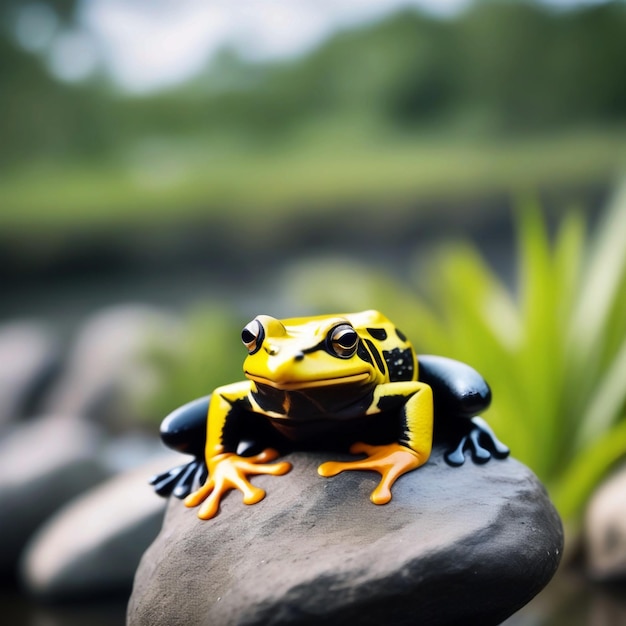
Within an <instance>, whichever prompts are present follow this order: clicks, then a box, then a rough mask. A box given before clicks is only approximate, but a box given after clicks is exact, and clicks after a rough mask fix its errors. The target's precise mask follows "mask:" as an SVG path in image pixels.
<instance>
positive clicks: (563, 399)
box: [0, 0, 626, 624]
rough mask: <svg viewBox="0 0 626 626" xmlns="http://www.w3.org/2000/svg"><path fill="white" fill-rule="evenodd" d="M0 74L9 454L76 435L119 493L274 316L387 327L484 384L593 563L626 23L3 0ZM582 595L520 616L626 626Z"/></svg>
mask: <svg viewBox="0 0 626 626" xmlns="http://www.w3.org/2000/svg"><path fill="white" fill-rule="evenodd" d="M0 51H1V55H0V284H1V285H2V290H1V294H2V295H1V297H0V445H4V446H5V449H8V446H9V444H10V445H11V446H14V444H13V437H14V435H15V432H16V431H18V434H19V430H20V429H21V428H24V427H25V425H26V426H28V427H29V428H30V427H33V424H34V423H36V422H38V421H39V422H41V421H42V420H44V418H46V417H47V416H50V415H53V414H54V415H58V414H63V415H71V416H72V417H74V418H76V419H77V420H80V422H81V423H83V422H86V423H88V424H89V427H90V428H91V427H93V428H95V429H96V430H97V440H98V443H97V445H96V446H95V448H94V450H96V451H97V452H94V455H96V456H98V459H99V463H100V464H101V465H103V466H105V467H106V472H105V473H107V472H108V473H109V474H111V473H112V474H115V473H117V472H120V471H123V470H125V469H126V468H128V467H131V466H134V465H137V464H138V463H139V462H140V461H143V460H144V459H145V458H146V457H148V456H150V455H151V454H152V452H153V440H155V439H156V436H157V432H158V423H159V422H160V420H161V419H162V417H163V416H164V415H166V414H167V413H168V412H169V411H170V410H172V409H174V408H176V407H177V406H179V405H180V404H182V403H184V402H186V401H188V400H191V399H193V398H195V397H198V396H200V395H205V394H206V393H208V392H210V391H211V390H212V389H213V388H214V387H215V386H216V385H218V384H222V383H226V382H231V381H233V380H237V379H239V378H240V377H241V362H242V357H243V355H242V349H241V347H240V345H239V332H240V328H241V327H242V326H243V325H244V324H245V323H246V322H247V321H248V320H249V319H251V318H252V317H254V316H255V315H257V314H258V313H261V312H263V313H268V314H272V315H275V316H277V317H288V316H292V315H296V314H307V315H308V314H312V313H324V312H331V311H333V310H358V309H362V308H379V309H381V310H382V311H383V312H384V313H385V314H386V315H388V316H389V317H390V318H391V319H393V320H394V321H396V322H397V323H398V324H399V325H400V326H401V327H402V328H403V330H404V331H405V332H406V334H408V335H409V336H410V337H411V339H412V340H413V342H414V344H415V346H416V348H417V350H418V351H422V352H433V353H438V354H446V355H448V356H452V357H455V358H459V359H461V360H465V361H467V362H469V363H471V364H473V365H474V366H475V367H477V369H479V370H480V371H481V372H482V373H484V374H485V376H486V378H487V379H488V380H489V382H490V383H491V385H492V387H493V389H494V398H495V400H494V406H493V408H492V409H490V411H489V413H488V414H487V416H486V417H487V418H488V419H489V421H490V423H492V425H494V427H495V429H496V431H497V432H498V434H499V436H500V438H501V439H503V440H504V441H506V442H507V443H508V444H509V445H510V446H511V448H512V450H513V454H514V455H515V456H516V457H517V458H519V459H520V460H522V461H523V462H525V463H527V464H528V465H530V467H531V468H532V469H533V470H534V471H535V472H536V473H537V474H538V475H539V477H540V478H541V479H542V480H543V481H544V482H545V483H546V484H547V486H548V489H549V490H550V493H551V495H552V497H553V499H554V500H555V503H556V504H557V507H558V508H559V511H560V512H561V514H562V516H563V518H564V520H565V522H566V527H567V529H568V535H567V536H568V543H570V544H571V545H572V546H574V547H573V548H572V549H571V554H572V555H573V556H572V558H571V561H572V562H579V561H580V559H582V557H581V554H582V553H583V552H584V550H583V549H582V548H580V546H581V545H582V544H583V543H584V532H585V531H584V528H585V523H584V519H585V514H586V513H585V511H586V510H587V508H586V507H587V506H588V502H589V499H590V497H591V494H593V493H594V491H595V490H596V489H597V488H598V485H601V483H602V480H603V479H604V478H605V477H606V476H607V474H608V473H609V472H610V471H612V470H613V469H614V468H615V467H616V464H617V463H618V461H619V460H620V459H621V458H622V456H623V453H624V451H626V425H625V424H626V420H624V415H625V410H624V409H625V400H626V391H625V389H624V388H625V387H626V385H624V381H625V380H626V322H625V321H624V320H625V319H626V251H625V249H626V246H625V245H624V237H625V236H626V193H625V192H624V190H623V188H622V185H621V179H622V176H623V174H624V171H625V168H626V81H625V80H624V77H625V76H626V3H625V2H623V1H615V0H614V1H610V2H605V1H601V0H595V1H593V0H587V1H584V0H542V1H539V0H536V1H531V0H526V1H525V0H519V1H515V0H509V1H506V0H500V1H496V0H482V1H481V0H475V1H471V0H366V1H365V0H360V1H357V0H334V1H326V0H289V1H287V0H272V1H270V0H261V1H252V0H240V1H238V2H227V1H221V0H215V1H211V2H207V1H205V0H179V1H177V2H171V1H168V0H151V1H147V0H45V1H43V0H42V1H36V2H30V1H27V2H24V1H22V0H20V1H18V0H4V1H3V3H2V6H1V8H0ZM512 380H514V381H516V383H515V384H514V385H512V384H511V381H512ZM40 416H42V417H40ZM122 437H123V439H122ZM3 438H4V441H3ZM112 442H114V443H112ZM122 442H123V443H122ZM29 445H30V446H31V449H32V448H33V446H34V444H29ZM80 445H83V444H80ZM155 445H156V444H155ZM623 480H624V479H623ZM97 482H98V481H97V480H96V479H95V478H94V484H95V483H97ZM624 485H626V482H623V483H622V487H623V488H624V491H622V492H621V493H622V495H626V487H625V486H624ZM84 488H85V489H86V486H85V487H84ZM2 489H3V488H2V487H1V486H0V501H1V500H2V493H3V491H2ZM7 489H8V487H7ZM77 491H80V490H79V489H78V488H77ZM73 495H78V494H77V493H75V494H73ZM68 498H69V495H68ZM623 500H624V501H626V498H623ZM11 502H12V501H11ZM15 506H18V505H15ZM51 507H52V505H51ZM52 509H53V507H52V508H51V509H50V510H48V511H46V512H45V514H44V513H41V514H40V518H39V519H33V520H31V521H30V522H29V524H30V525H31V526H32V528H31V530H32V531H33V532H34V530H35V528H38V527H39V525H40V524H41V523H43V521H44V520H45V519H47V518H48V517H49V516H50V515H52V513H53V510H52ZM7 510H8V509H7V508H6V505H5V506H4V511H3V512H2V515H3V516H4V517H5V520H3V523H8V522H7V520H8V518H9V517H10V514H8V513H7ZM606 523H607V524H608V522H606ZM611 523H612V522H611ZM609 525H610V524H609ZM31 526H29V528H30V527H31ZM620 528H622V529H623V524H622V526H621V527H620ZM598 532H600V535H602V533H601V531H598ZM623 532H624V533H625V534H624V535H623V539H624V541H623V542H622V548H623V550H624V551H625V552H626V530H623ZM29 533H30V531H29ZM29 536H30V535H29ZM21 541H22V543H23V544H24V545H26V544H27V538H26V537H24V538H23V539H22V540H21ZM17 544H19V542H17V543H15V544H14V545H17ZM1 549H4V550H5V552H6V550H7V548H0V551H1ZM20 553H21V552H20ZM19 558H20V557H19V555H17V554H14V555H12V556H11V558H8V557H7V559H5V560H6V562H7V565H6V567H5V570H4V571H5V575H6V577H8V580H10V581H14V579H15V571H16V567H17V566H16V563H17V562H18V560H19ZM21 558H23V557H21ZM577 559H578V561H577ZM594 563H596V565H597V562H595V561H594ZM599 567H600V569H602V566H599ZM582 569H584V566H583V567H582ZM625 572H626V554H624V556H623V561H620V562H619V563H618V565H617V569H615V568H614V569H613V570H611V571H608V572H606V571H604V570H602V571H601V572H600V573H599V574H598V571H596V572H595V574H596V575H595V578H606V579H611V580H612V579H614V578H620V577H623V575H624V573H625ZM26 579H27V582H26V583H21V584H22V585H24V584H25V585H26V587H28V586H29V585H30V587H31V588H32V587H33V584H32V581H31V583H29V582H28V576H26ZM11 584H13V583H11ZM568 585H569V586H568ZM581 585H582V583H581V581H580V580H579V579H578V578H576V582H575V583H574V584H571V581H569V580H568V582H567V584H564V583H563V582H562V581H561V582H559V583H558V585H557V586H558V589H557V591H556V592H552V595H551V596H549V600H543V599H542V600H541V603H540V604H539V605H537V606H538V607H539V608H537V609H535V608H534V605H533V608H532V609H531V610H529V611H528V612H527V613H526V614H525V617H524V616H522V617H519V618H518V621H517V622H516V623H524V624H526V623H532V624H556V623H568V624H573V623H580V624H583V623H607V624H608V623H618V622H617V621H616V622H611V621H605V622H600V621H598V620H601V619H603V617H602V616H603V615H605V614H604V613H602V611H603V610H606V611H609V613H610V615H618V617H619V619H621V618H624V615H625V611H626V609H624V605H623V604H620V603H619V602H617V601H616V602H617V603H616V604H611V602H613V600H611V601H610V602H609V608H608V609H602V608H600V609H598V602H597V601H596V600H597V596H594V595H593V594H592V592H591V591H589V589H588V587H587V586H585V585H582V587H581ZM121 586H122V587H123V585H121ZM8 588H9V589H13V587H11V586H10V585H9V587H8ZM581 588H584V589H585V590H586V591H585V593H582V592H581ZM31 591H32V589H31ZM92 591H98V590H97V589H95V590H92ZM7 593H8V596H7V598H12V599H11V602H14V601H15V602H17V604H16V609H15V611H16V613H15V615H16V617H15V619H16V620H19V619H22V621H23V622H24V623H31V622H30V621H28V620H29V619H31V620H35V619H36V618H35V617H33V615H34V614H32V613H31V611H32V610H33V609H32V608H30V607H31V605H30V604H29V603H22V601H21V600H19V601H18V600H14V599H15V598H16V597H18V596H17V591H14V590H13V591H9V592H7ZM572 593H575V594H576V601H577V602H585V604H584V605H583V606H582V608H581V607H580V606H579V605H578V604H576V605H575V606H576V610H575V611H574V612H572V611H571V607H572V606H573V605H572V597H573V596H572V595H571V594H572ZM568 594H570V595H568ZM44 595H45V594H44ZM52 595H53V594H52ZM564 598H565V600H564ZM594 598H595V599H594ZM7 602H9V600H7ZM603 603H605V594H604V591H602V601H601V602H600V605H601V607H604V606H605V604H603ZM566 605H567V606H569V607H570V609H568V610H567V611H569V612H567V611H566V610H565V609H564V608H563V606H566ZM37 610H40V609H37ZM609 613H607V614H609ZM597 615H600V617H597ZM28 616H30V617H28ZM116 618H119V615H117V616H116ZM46 619H52V620H58V622H54V621H53V622H52V623H59V624H67V623H69V622H68V621H67V620H68V618H67V616H62V617H58V616H57V614H54V615H53V617H50V615H48V617H47V618H46ZM77 619H78V622H77V623H80V619H82V617H81V618H77ZM114 619H115V618H112V620H114ZM513 619H515V618H513ZM572 619H579V620H583V621H578V622H575V621H571V620H572ZM64 620H65V621H64ZM593 620H596V621H595V622H594V621H593ZM15 623H20V622H19V621H15ZM33 623H34V621H33ZM92 623H95V622H92ZM108 623H115V622H114V621H110V622H108Z"/></svg>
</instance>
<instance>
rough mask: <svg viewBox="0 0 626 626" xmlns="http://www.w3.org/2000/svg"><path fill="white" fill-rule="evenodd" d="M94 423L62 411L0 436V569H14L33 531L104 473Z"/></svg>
mask: <svg viewBox="0 0 626 626" xmlns="http://www.w3.org/2000/svg"><path fill="white" fill-rule="evenodd" d="M99 442H100V437H99V435H98V433H97V431H96V430H95V429H94V428H93V426H91V425H89V424H85V423H84V422H82V421H81V420H79V419H77V418H73V417H65V416H48V417H42V418H38V419H34V420H32V421H28V422H24V423H21V424H19V425H16V426H15V427H14V428H13V429H12V431H11V432H10V433H8V434H7V435H5V436H4V437H3V438H2V439H0V528H1V529H2V532H0V573H9V572H11V571H13V569H14V567H15V565H16V562H17V559H18V557H19V554H20V552H21V550H22V548H23V547H24V545H25V544H26V542H27V540H28V538H29V537H30V536H31V534H32V533H33V532H34V530H35V529H36V528H37V527H38V526H39V525H40V524H41V523H42V522H43V521H44V520H45V519H46V518H47V517H48V516H49V515H51V514H52V513H53V512H54V511H55V510H57V509H58V508H59V507H60V506H61V505H62V504H64V503H65V502H67V501H68V500H69V499H70V498H72V497H74V496H75V495H77V494H79V493H82V492H83V491H85V490H86V489H88V488H89V487H92V486H93V485H95V484H97V483H99V482H100V481H102V480H103V479H104V478H105V477H106V476H107V475H108V473H107V472H106V470H105V469H104V468H103V466H102V464H101V463H100V462H99V461H98V460H97V458H96V452H97V448H98V445H99Z"/></svg>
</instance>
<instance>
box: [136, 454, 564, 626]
mask: <svg viewBox="0 0 626 626" xmlns="http://www.w3.org/2000/svg"><path fill="white" fill-rule="evenodd" d="M336 456H337V455H330V454H325V453H324V454H322V453H304V452H297V453H294V454H291V455H289V457H288V458H289V459H290V460H291V461H292V463H293V469H292V470H291V472H290V473H289V474H287V475H286V476H281V477H276V476H258V477H256V478H255V479H254V482H255V484H257V485H258V486H260V487H263V488H265V489H266V490H267V494H268V495H267V496H266V498H265V500H263V501H262V502H260V503H259V504H256V505H253V506H249V507H248V506H245V505H244V504H242V502H241V497H240V494H238V493H235V492H232V493H231V494H230V495H229V496H228V497H227V498H226V499H225V500H224V502H223V503H222V507H221V511H220V513H219V514H218V516H217V517H216V518H214V519H213V520H210V521H207V522H203V521H200V520H198V519H197V517H196V511H195V510H194V509H187V508H186V507H185V506H184V505H183V504H182V503H181V502H180V501H178V500H175V499H172V500H171V502H170V503H169V506H168V510H167V514H166V517H165V521H164V524H163V528H162V530H161V533H160V534H159V536H158V537H157V539H156V540H155V542H154V543H153V544H152V545H151V546H150V548H149V549H148V550H147V552H146V553H145V555H144V556H143V558H142V560H141V563H140V565H139V568H138V571H137V574H136V576H135V582H134V588H133V592H132V595H131V598H130V603H129V608H128V618H127V619H128V621H127V624H128V626H144V625H150V626H165V625H167V626H177V625H181V626H182V625H185V626H204V625H209V624H220V626H227V625H229V624H237V625H238V626H244V625H245V626H252V625H261V624H263V625H268V626H269V625H271V626H277V625H279V624H280V625H287V624H290V625H295V624H298V625H303V624H311V625H312V624H320V623H323V624H325V626H334V625H339V624H360V625H374V624H394V625H403V624H416V623H420V624H429V626H432V625H437V624H446V625H453V624H482V625H489V624H499V623H501V622H502V621H503V620H504V619H505V618H506V617H507V616H509V615H511V614H512V613H514V612H515V611H516V610H517V609H518V608H520V607H521V606H523V605H524V604H525V603H527V602H528V601H529V600H530V599H531V598H532V597H533V596H534V595H535V594H536V593H537V592H538V591H540V590H541V588H542V587H543V586H544V585H545V584H546V583H547V582H548V581H549V580H550V578H551V577H552V575H553V574H554V572H555V570H556V568H557V566H558V563H559V560H560V555H561V551H562V544H563V534H562V528H561V522H560V519H559V517H558V515H557V513H556V511H555V510H554V508H553V506H552V504H551V503H550V501H549V500H548V497H547V495H546V492H545V490H544V489H543V487H542V485H541V484H540V483H539V482H538V480H537V479H536V478H535V476H534V475H533V474H532V473H531V472H530V470H528V469H527V468H526V467H524V466H523V465H521V464H520V463H518V462H517V461H515V460H513V459H506V460H504V461H491V462H489V463H487V464H485V465H474V464H473V463H471V462H469V461H468V462H466V463H465V465H464V466H463V467H461V468H452V467H449V466H448V465H446V463H445V462H444V461H443V451H442V450H441V449H440V448H438V447H437V448H435V450H434V452H433V456H432V457H431V460H430V461H429V462H428V463H427V464H426V465H425V466H424V467H422V468H420V469H419V470H417V471H415V472H411V473H410V474H407V475H405V476H402V477H401V478H400V480H399V481H398V482H397V483H396V484H395V485H394V491H393V500H392V501H391V502H390V503H389V504H387V505H385V506H375V505H373V504H372V503H371V502H370V501H369V493H370V492H371V490H372V489H373V488H374V486H375V485H376V481H377V475H376V474H373V473H369V472H362V471H361V472H356V471H353V472H344V473H343V474H340V475H339V476H336V477H334V478H330V479H325V478H321V477H320V476H318V475H317V466H318V465H319V464H320V463H321V462H323V461H326V460H329V459H332V458H336Z"/></svg>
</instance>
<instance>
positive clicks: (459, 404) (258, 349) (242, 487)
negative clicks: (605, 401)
mask: <svg viewBox="0 0 626 626" xmlns="http://www.w3.org/2000/svg"><path fill="white" fill-rule="evenodd" d="M241 340H242V343H243V345H244V347H245V349H246V351H247V355H246V356H245V359H244V362H243V373H244V380H241V381H238V382H235V383H231V384H226V385H223V386H220V387H218V388H217V389H215V390H214V391H213V392H212V393H211V394H210V395H208V396H204V397H201V398H198V399H196V400H193V401H191V402H189V403H187V404H185V405H183V406H182V407H180V408H178V409H176V410H175V411H173V412H172V413H170V414H169V415H168V416H167V417H166V418H165V419H164V420H163V422H162V424H161V429H160V431H161V438H162V440H163V442H164V443H165V444H166V445H167V446H168V447H170V448H172V449H174V450H177V451H179V452H181V453H184V454H190V455H192V456H193V459H192V460H191V461H189V462H188V463H184V464H181V465H179V466H177V467H175V468H173V469H171V470H168V471H166V472H163V473H161V474H157V475H156V476H153V477H152V479H151V483H152V485H153V487H154V489H155V491H156V492H157V493H158V494H159V495H162V496H164V497H167V496H169V495H174V496H175V497H177V498H180V499H182V500H183V501H184V504H185V505H186V506H187V507H189V508H197V516H198V517H199V518H200V519H202V520H210V519H212V518H214V517H215V516H216V515H217V514H218V512H219V509H220V504H221V502H222V500H223V498H224V497H225V496H226V494H227V493H228V492H230V491H232V490H239V491H241V492H242V494H243V502H244V503H245V504H256V503H258V502H260V501H261V500H262V499H263V498H264V497H265V495H266V493H265V491H264V490H263V489H261V488H260V487H258V486H255V485H254V484H253V483H252V478H253V477H254V476H257V475H261V474H268V475H272V476H281V475H284V474H287V473H288V472H289V471H290V470H291V469H292V465H291V463H290V462H288V461H286V460H284V459H283V460H281V459H280V457H281V455H284V454H285V453H287V452H290V451H292V450H327V451H329V452H334V451H337V452H338V453H339V452H342V453H346V451H347V453H348V454H350V455H358V458H353V457H349V459H348V460H331V461H326V462H324V463H321V464H320V465H319V467H318V470H317V471H318V474H319V475H320V476H321V477H324V478H331V477H334V476H337V475H338V474H341V473H342V472H346V471H351V470H367V471H373V472H376V473H377V474H378V475H379V479H378V482H377V485H376V487H375V488H374V490H373V491H372V492H371V495H370V500H371V502H372V503H373V504H375V505H384V504H387V503H389V502H390V501H391V499H392V487H393V485H394V484H395V482H396V481H397V480H398V479H399V478H400V477H401V476H403V475H404V474H406V473H408V472H411V471H414V470H416V469H418V468H419V467H421V466H423V465H424V464H425V463H427V461H428V460H429V458H430V456H431V452H432V449H433V442H434V441H435V440H436V439H437V438H440V439H441V438H443V439H444V440H445V441H447V442H448V450H447V451H446V453H445V460H446V461H447V463H448V464H449V465H451V466H457V467H458V466H461V465H463V463H464V462H465V459H466V453H467V452H469V453H470V455H471V458H472V459H473V461H474V462H476V463H484V462H486V461H488V460H489V459H491V458H498V459H502V458H505V457H506V456H508V454H509V448H508V447H507V446H506V445H505V444H503V443H502V442H501V441H500V440H499V439H498V438H497V437H496V435H495V433H494V432H493V430H492V429H491V427H490V426H489V425H488V424H487V422H486V421H485V420H484V419H483V418H482V417H480V416H479V415H478V414H479V413H481V412H483V411H485V410H486V409H487V408H488V406H489V405H490V403H491V389H490V387H489V385H488V384H487V382H486V381H485V379H484V378H483V377H482V375H481V374H479V373H478V372H477V371H476V370H475V369H474V368H472V367H471V366H469V365H467V364H465V363H463V362H461V361H457V360H454V359H451V358H448V357H443V356H435V355H420V356H418V355H417V354H416V352H415V350H414V348H413V345H412V343H411V342H410V341H409V339H408V338H407V337H406V335H405V334H404V333H403V332H402V331H401V330H400V329H399V328H397V327H396V326H395V325H394V324H393V323H392V322H391V320H389V319H388V318H387V317H386V316H385V315H383V314H382V313H380V312H379V311H377V310H366V311H360V312H357V313H342V314H328V315H315V316H311V317H293V318H287V319H277V318H275V317H272V316H270V315H258V316H256V317H255V318H254V319H253V320H252V321H250V322H249V323H248V324H246V325H245V327H244V328H243V331H242V333H241ZM344 457H345V454H344Z"/></svg>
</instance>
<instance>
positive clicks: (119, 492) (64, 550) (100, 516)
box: [21, 453, 181, 600]
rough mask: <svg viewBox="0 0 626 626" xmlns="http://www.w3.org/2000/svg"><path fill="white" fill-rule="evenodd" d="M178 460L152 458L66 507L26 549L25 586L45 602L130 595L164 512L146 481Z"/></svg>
mask: <svg viewBox="0 0 626 626" xmlns="http://www.w3.org/2000/svg"><path fill="white" fill-rule="evenodd" d="M180 460H181V456H180V455H178V456H176V457H175V456H174V455H173V454H172V453H169V454H167V455H166V456H165V457H163V456H161V457H160V458H159V459H158V460H156V459H153V460H151V461H150V462H148V463H147V464H145V465H143V466H141V467H138V468H135V469H134V470H131V471H129V472H125V473H123V474H120V475H118V476H116V477H114V478H112V479H110V480H109V481H107V482H105V483H104V484H102V485H100V486H98V487H96V488H95V489H93V490H91V491H89V492H88V493H86V494H84V495H83V496H80V497H78V498H76V499H75V500H73V501H71V502H69V503H68V504H67V505H65V506H64V507H63V508H62V509H61V510H59V511H58V512H57V513H56V514H55V515H54V516H53V517H52V518H51V519H50V520H49V521H48V522H47V523H46V524H45V525H44V526H43V527H42V528H40V530H39V531H38V532H37V534H36V535H35V537H34V538H33V539H32V541H31V542H30V543H29V545H28V547H27V549H26V551H25V553H24V557H23V560H22V568H21V572H22V580H23V582H24V585H25V587H26V588H27V589H28V590H29V591H30V592H31V593H32V594H34V595H36V596H38V597H40V598H44V599H46V600H65V599H70V598H79V597H84V596H97V595H101V594H105V593H111V592H119V591H126V593H128V592H129V591H130V588H131V585H132V581H133V575H134V573H135V570H136V568H137V564H138V563H139V559H140V558H141V555H142V554H143V552H144V551H145V549H146V548H147V547H148V546H149V545H150V543H151V542H152V541H153V539H154V538H155V537H156V535H157V533H158V532H159V529H160V527H161V522H162V520H163V512H164V510H165V500H163V499H162V498H159V497H157V496H156V495H155V494H154V492H153V491H152V489H151V488H150V486H149V484H148V480H149V478H150V476H152V474H154V473H156V472H158V471H160V470H162V469H163V468H164V467H167V466H168V463H170V464H171V463H172V462H174V463H176V462H178V461H180Z"/></svg>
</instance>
